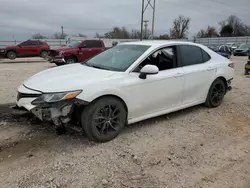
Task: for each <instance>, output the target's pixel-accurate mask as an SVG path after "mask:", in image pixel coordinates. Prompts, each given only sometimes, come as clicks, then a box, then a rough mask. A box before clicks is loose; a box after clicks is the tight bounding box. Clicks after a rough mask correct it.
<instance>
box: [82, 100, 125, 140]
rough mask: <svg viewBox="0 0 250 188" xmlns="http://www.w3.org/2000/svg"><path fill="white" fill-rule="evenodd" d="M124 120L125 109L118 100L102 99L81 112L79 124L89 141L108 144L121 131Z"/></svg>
mask: <svg viewBox="0 0 250 188" xmlns="http://www.w3.org/2000/svg"><path fill="white" fill-rule="evenodd" d="M126 118H127V112H126V109H125V107H124V105H123V103H122V102H121V101H120V100H119V99H116V98H114V97H103V98H101V99H99V100H97V101H95V102H94V103H92V104H90V105H89V106H87V107H86V108H85V109H84V110H83V112H82V114H81V123H82V126H83V129H84V131H85V133H86V135H87V137H88V138H89V139H91V140H94V141H97V142H108V141H110V140H112V139H114V138H115V137H116V136H117V135H118V134H119V133H120V132H121V131H122V129H123V128H124V126H125V123H126Z"/></svg>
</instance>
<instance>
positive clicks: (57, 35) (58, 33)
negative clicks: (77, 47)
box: [53, 32, 68, 39]
mask: <svg viewBox="0 0 250 188" xmlns="http://www.w3.org/2000/svg"><path fill="white" fill-rule="evenodd" d="M67 36H68V35H67V34H66V33H63V34H62V33H60V32H57V33H54V35H53V38H54V39H65V37H67Z"/></svg>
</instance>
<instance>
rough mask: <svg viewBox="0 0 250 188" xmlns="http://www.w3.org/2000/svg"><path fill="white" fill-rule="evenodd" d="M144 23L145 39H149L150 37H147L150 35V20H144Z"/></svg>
mask: <svg viewBox="0 0 250 188" xmlns="http://www.w3.org/2000/svg"><path fill="white" fill-rule="evenodd" d="M143 22H144V27H145V31H144V34H145V35H144V38H145V39H147V38H148V36H147V35H148V33H147V32H148V22H149V21H148V20H143Z"/></svg>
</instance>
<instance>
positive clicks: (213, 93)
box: [205, 78, 226, 108]
mask: <svg viewBox="0 0 250 188" xmlns="http://www.w3.org/2000/svg"><path fill="white" fill-rule="evenodd" d="M225 93H226V85H225V83H224V82H223V80H222V79H220V78H219V79H216V80H215V81H214V82H213V84H212V85H211V87H210V89H209V92H208V95H207V100H206V102H205V105H206V106H207V107H209V108H215V107H218V106H220V105H221V103H222V101H223V99H224V96H225Z"/></svg>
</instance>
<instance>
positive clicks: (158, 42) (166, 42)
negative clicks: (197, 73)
mask: <svg viewBox="0 0 250 188" xmlns="http://www.w3.org/2000/svg"><path fill="white" fill-rule="evenodd" d="M129 44H130V45H145V46H151V47H154V48H157V47H161V46H164V45H176V44H184V45H195V46H203V45H201V44H198V43H194V42H187V41H178V40H145V41H135V42H124V43H120V44H119V45H129Z"/></svg>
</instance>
